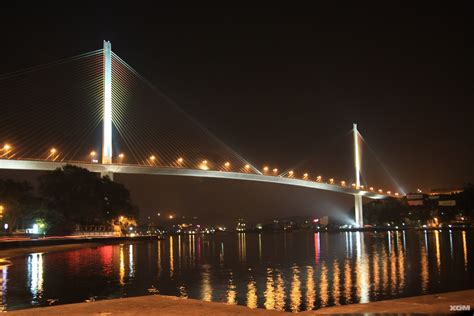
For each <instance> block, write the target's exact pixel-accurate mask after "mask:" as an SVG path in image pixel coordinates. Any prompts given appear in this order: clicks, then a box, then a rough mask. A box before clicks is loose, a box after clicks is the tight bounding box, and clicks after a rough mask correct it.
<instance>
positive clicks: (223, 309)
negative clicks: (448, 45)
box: [9, 290, 474, 316]
mask: <svg viewBox="0 0 474 316" xmlns="http://www.w3.org/2000/svg"><path fill="white" fill-rule="evenodd" d="M461 305H462V306H467V305H469V306H471V313H472V311H473V309H474V290H467V291H458V292H449V293H442V294H432V295H423V296H416V297H409V298H401V299H394V300H387V301H380V302H373V303H367V304H352V305H341V306H334V307H327V308H322V309H319V310H314V311H305V312H302V313H301V314H302V315H319V314H362V313H374V314H381V313H391V314H400V313H418V314H428V313H429V314H433V313H437V314H447V313H450V310H451V307H450V306H461ZM451 312H452V311H451ZM9 313H10V314H12V315H25V316H27V315H28V316H29V315H35V316H41V315H140V316H141V315H163V316H177V315H188V316H193V315H212V316H221V315H262V316H265V315H269V316H270V315H285V314H288V313H285V312H277V311H269V310H265V309H258V308H256V309H250V308H248V307H245V306H239V305H228V304H224V303H213V302H203V301H199V300H194V299H181V298H177V297H171V296H161V295H150V296H140V297H130V298H122V299H111V300H103V301H96V302H90V303H78V304H68V305H58V306H50V307H39V308H33V309H25V310H20V311H13V312H9Z"/></svg>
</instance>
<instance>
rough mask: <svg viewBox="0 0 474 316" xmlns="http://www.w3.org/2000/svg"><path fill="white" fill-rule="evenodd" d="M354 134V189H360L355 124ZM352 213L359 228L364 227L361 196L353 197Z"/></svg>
mask: <svg viewBox="0 0 474 316" xmlns="http://www.w3.org/2000/svg"><path fill="white" fill-rule="evenodd" d="M353 132H354V166H355V181H356V189H357V190H359V189H360V153H359V131H358V130H357V124H356V123H354V124H353ZM354 211H355V222H356V226H357V227H359V228H363V227H364V212H363V206H362V196H361V195H355V196H354Z"/></svg>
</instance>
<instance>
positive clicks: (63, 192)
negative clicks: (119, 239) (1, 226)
mask: <svg viewBox="0 0 474 316" xmlns="http://www.w3.org/2000/svg"><path fill="white" fill-rule="evenodd" d="M38 182H39V197H35V196H34V194H33V187H32V186H31V184H29V183H28V182H16V181H13V180H1V179H0V205H2V206H3V208H4V214H3V216H4V219H5V220H6V221H7V223H8V224H9V230H10V232H11V231H12V230H13V229H14V228H16V227H18V226H21V225H19V223H20V222H23V223H25V222H29V223H30V224H33V223H37V224H41V226H42V227H41V228H42V230H43V231H45V232H47V233H48V234H58V235H64V234H68V233H70V232H72V231H73V230H74V228H75V227H77V226H86V225H105V226H110V225H111V224H112V221H113V220H114V219H117V218H118V217H119V216H126V217H129V218H135V217H136V216H137V215H138V210H137V208H136V207H134V206H133V205H132V202H131V199H130V193H129V192H128V190H127V189H126V188H125V187H124V186H123V185H122V184H120V183H116V182H113V181H111V180H110V179H109V178H108V177H103V178H101V177H99V176H98V175H97V174H95V173H92V172H89V171H88V170H87V169H83V168H79V167H75V166H71V165H66V166H64V167H63V168H58V169H56V170H54V171H52V172H48V173H46V174H44V175H41V176H40V177H39V178H38Z"/></svg>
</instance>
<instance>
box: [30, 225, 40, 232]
mask: <svg viewBox="0 0 474 316" xmlns="http://www.w3.org/2000/svg"><path fill="white" fill-rule="evenodd" d="M31 233H33V234H38V233H39V227H38V224H33V228H32V229H31Z"/></svg>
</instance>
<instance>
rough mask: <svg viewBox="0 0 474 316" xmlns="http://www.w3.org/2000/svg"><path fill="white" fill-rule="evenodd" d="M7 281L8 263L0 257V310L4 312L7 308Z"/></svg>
mask: <svg viewBox="0 0 474 316" xmlns="http://www.w3.org/2000/svg"><path fill="white" fill-rule="evenodd" d="M7 281H8V264H7V262H4V261H3V259H0V311H2V312H4V311H6V309H7V305H6V293H7Z"/></svg>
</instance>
